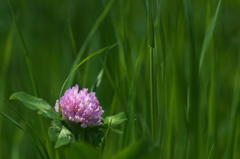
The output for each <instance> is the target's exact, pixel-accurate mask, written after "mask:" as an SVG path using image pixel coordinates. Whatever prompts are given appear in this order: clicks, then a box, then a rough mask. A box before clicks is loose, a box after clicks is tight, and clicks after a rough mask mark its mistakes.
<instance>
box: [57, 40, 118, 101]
mask: <svg viewBox="0 0 240 159" xmlns="http://www.w3.org/2000/svg"><path fill="white" fill-rule="evenodd" d="M116 45H117V44H113V45H111V46H107V47H105V48H103V49H101V50H99V51H97V52H95V53H93V54H91V55H89V56H87V57H86V58H85V59H83V60H82V61H81V62H80V63H79V64H78V65H77V66H76V67H75V68H74V69H73V70H72V71H71V73H70V74H69V75H68V77H67V79H66V80H65V81H64V83H63V85H62V88H61V91H60V94H59V98H60V97H61V95H62V91H63V89H64V86H65V84H66V83H67V81H68V80H69V78H70V77H71V75H73V73H74V72H75V71H76V70H77V69H78V68H79V67H80V66H81V65H82V64H83V63H85V62H86V61H88V60H89V59H91V58H92V57H94V56H96V55H98V54H101V53H104V52H105V51H107V50H109V49H111V48H113V47H115V46H116Z"/></svg>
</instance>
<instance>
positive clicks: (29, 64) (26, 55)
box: [8, 0, 38, 96]
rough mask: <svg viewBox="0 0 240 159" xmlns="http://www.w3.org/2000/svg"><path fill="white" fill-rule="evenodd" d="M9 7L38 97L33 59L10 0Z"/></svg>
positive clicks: (35, 93) (34, 90)
mask: <svg viewBox="0 0 240 159" xmlns="http://www.w3.org/2000/svg"><path fill="white" fill-rule="evenodd" d="M8 5H9V7H10V9H11V12H12V17H13V20H14V23H15V26H16V29H17V32H18V35H19V38H20V41H21V44H22V47H23V51H24V56H25V60H26V63H27V67H28V73H29V75H30V80H31V83H32V88H33V92H34V95H35V96H38V91H37V86H36V82H35V78H34V76H33V71H32V63H31V59H30V57H29V55H28V50H27V47H26V44H25V41H24V39H23V36H22V33H21V31H20V29H19V27H18V25H17V21H16V18H15V15H14V12H13V9H12V5H11V3H10V1H9V0H8Z"/></svg>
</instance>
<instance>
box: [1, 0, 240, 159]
mask: <svg viewBox="0 0 240 159" xmlns="http://www.w3.org/2000/svg"><path fill="white" fill-rule="evenodd" d="M239 16H240V1H237V0H202V1H201V0H178V1H173V0H168V1H167V0H88V1H86V0H85V1H84V0H70V1H66V0H63V1H53V0H52V1H49V0H48V1H47V0H43V1H31V0H23V1H22V0H9V1H8V0H2V1H0V112H1V114H3V113H4V114H7V115H8V116H10V117H11V118H12V119H13V120H14V121H16V122H17V123H18V124H19V126H20V128H22V129H19V127H17V126H16V123H15V124H14V123H13V122H11V121H9V120H8V119H9V118H6V117H4V116H0V136H1V140H0V158H3V159H4V158H11V159H17V158H21V159H25V158H41V156H40V154H39V152H38V150H37V148H36V147H40V149H41V151H42V152H43V158H54V159H58V158H59V159H63V158H91V159H92V158H101V157H102V158H104V159H105V158H106V159H110V158H116V159H134V158H142V159H145V158H146V159H149V158H154V159H155V158H162V159H171V158H174V159H175V158H176V159H231V158H233V159H238V158H240V151H239V149H240V110H239V106H240V100H239V98H240V92H239V89H240V21H239ZM113 44H116V46H115V47H113V48H111V49H108V50H107V51H105V52H103V53H101V54H98V55H96V56H93V57H92V58H90V59H89V60H87V61H86V62H85V63H84V64H82V65H81V66H80V67H79V68H78V69H77V70H76V71H75V72H74V74H73V75H72V76H71V77H70V78H69V80H68V82H67V83H66V86H65V87H64V91H65V90H67V89H68V88H70V87H73V86H75V85H76V84H78V85H79V86H80V87H81V88H89V89H91V88H92V86H93V85H94V83H95V82H96V81H98V82H99V81H101V83H100V85H99V87H97V88H96V89H95V90H94V91H95V92H96V96H97V98H98V100H99V102H100V105H101V106H102V108H103V110H104V114H103V117H105V116H109V115H114V114H117V113H119V112H125V113H126V116H127V121H125V122H124V123H123V124H121V125H120V126H118V127H117V128H118V129H119V130H122V131H123V134H118V133H116V132H113V131H109V133H108V136H107V138H106V143H105V148H104V150H103V151H100V150H97V149H94V148H93V147H91V146H90V145H88V144H86V143H83V142H79V143H77V144H75V145H71V146H63V147H61V148H58V149H54V148H53V147H52V144H51V141H50V139H49V136H48V128H49V126H50V124H51V120H49V119H46V118H44V117H42V116H39V115H37V114H36V112H34V111H31V110H29V109H27V108H26V107H24V106H23V104H22V103H21V102H19V101H15V100H9V97H10V96H11V95H12V94H13V93H15V92H26V93H28V94H30V95H33V96H36V97H39V98H42V99H44V100H45V101H47V102H48V103H49V104H50V105H51V106H54V105H55V102H56V100H57V99H59V94H60V91H61V87H62V85H63V83H64V81H65V80H66V79H67V77H68V75H69V74H70V72H71V71H72V70H73V69H74V68H75V67H76V66H77V64H79V63H80V62H81V61H82V60H83V59H85V58H86V57H89V55H91V54H93V53H95V52H97V51H99V50H101V49H102V48H105V47H108V46H111V45H113ZM100 73H103V74H102V77H101V78H98V77H99V76H98V75H99V74H100Z"/></svg>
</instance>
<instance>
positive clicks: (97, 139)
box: [87, 128, 104, 148]
mask: <svg viewBox="0 0 240 159" xmlns="http://www.w3.org/2000/svg"><path fill="white" fill-rule="evenodd" d="M87 135H88V142H89V143H91V144H92V145H93V146H94V147H96V148H99V147H100V146H101V144H102V141H103V140H102V139H103V137H104V132H103V131H102V130H101V129H99V128H94V129H91V130H90V131H88V132H87Z"/></svg>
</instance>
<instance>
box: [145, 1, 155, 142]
mask: <svg viewBox="0 0 240 159" xmlns="http://www.w3.org/2000/svg"><path fill="white" fill-rule="evenodd" d="M153 5H154V4H153V0H148V1H147V18H148V19H147V20H148V21H147V22H148V46H149V53H150V70H149V71H150V117H151V134H152V135H151V138H152V141H154V140H155V122H154V119H155V115H154V111H155V109H154V92H155V91H154V89H153V88H154V78H155V76H154V55H153V54H154V43H155V42H154V39H155V36H154V21H153V20H154V17H153V10H154V8H153Z"/></svg>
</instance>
